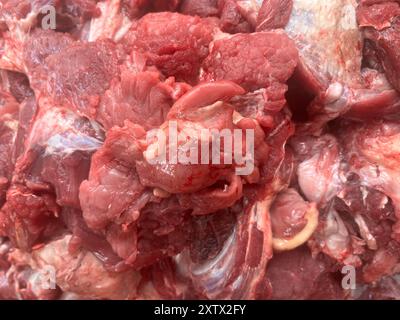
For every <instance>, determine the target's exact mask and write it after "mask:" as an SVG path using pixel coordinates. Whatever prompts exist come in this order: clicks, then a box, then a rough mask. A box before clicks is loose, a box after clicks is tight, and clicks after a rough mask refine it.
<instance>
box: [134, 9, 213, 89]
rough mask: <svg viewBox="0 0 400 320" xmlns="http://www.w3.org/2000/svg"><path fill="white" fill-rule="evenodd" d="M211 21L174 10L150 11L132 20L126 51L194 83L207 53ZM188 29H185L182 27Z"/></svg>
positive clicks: (210, 34) (210, 37)
mask: <svg viewBox="0 0 400 320" xmlns="http://www.w3.org/2000/svg"><path fill="white" fill-rule="evenodd" d="M214 27H215V26H214V23H213V22H212V21H206V20H201V19H200V18H199V17H191V16H187V15H182V14H178V13H168V12H163V13H152V14H148V15H146V16H144V17H143V18H142V19H140V20H139V21H138V22H137V23H135V24H134V25H133V26H132V28H131V30H130V31H129V33H128V34H127V36H126V38H127V39H126V43H127V44H126V46H128V50H131V49H132V48H135V49H137V50H139V51H141V52H143V53H145V54H146V55H147V57H148V64H149V65H154V66H156V67H157V68H158V69H159V70H160V71H161V72H162V73H163V74H164V75H165V76H175V77H176V79H177V80H179V81H180V80H183V81H187V82H189V83H194V82H196V79H197V78H198V76H199V72H200V66H201V61H202V60H203V59H205V58H206V57H207V55H208V45H209V43H210V42H211V41H212V40H213V33H214ZM189 29H190V30H191V31H190V32H186V30H189Z"/></svg>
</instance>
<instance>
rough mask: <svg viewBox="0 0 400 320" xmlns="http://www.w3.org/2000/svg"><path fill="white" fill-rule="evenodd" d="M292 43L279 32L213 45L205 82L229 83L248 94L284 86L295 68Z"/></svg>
mask: <svg viewBox="0 0 400 320" xmlns="http://www.w3.org/2000/svg"><path fill="white" fill-rule="evenodd" d="M297 59H298V56H297V50H296V48H295V45H294V43H293V41H292V40H290V39H289V38H288V36H287V35H286V34H285V33H283V32H279V31H274V32H260V33H254V34H240V35H235V36H233V37H228V38H225V39H221V40H216V41H215V42H214V43H213V47H212V50H211V52H210V55H209V56H208V57H207V59H206V60H205V61H204V63H203V69H204V73H203V75H202V78H203V79H204V80H207V81H210V80H223V79H224V80H231V81H234V82H236V83H237V84H239V85H241V86H243V88H245V89H247V90H249V91H255V90H257V89H261V88H265V87H270V86H272V85H273V84H274V83H275V82H276V83H286V81H287V80H288V79H289V78H290V77H291V75H292V74H293V71H294V68H295V67H296V65H297Z"/></svg>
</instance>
